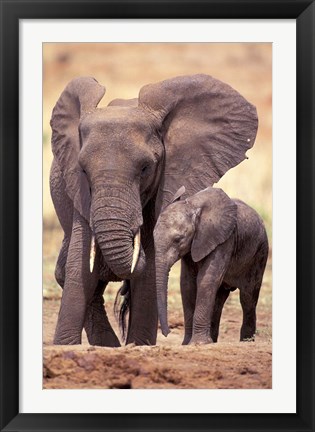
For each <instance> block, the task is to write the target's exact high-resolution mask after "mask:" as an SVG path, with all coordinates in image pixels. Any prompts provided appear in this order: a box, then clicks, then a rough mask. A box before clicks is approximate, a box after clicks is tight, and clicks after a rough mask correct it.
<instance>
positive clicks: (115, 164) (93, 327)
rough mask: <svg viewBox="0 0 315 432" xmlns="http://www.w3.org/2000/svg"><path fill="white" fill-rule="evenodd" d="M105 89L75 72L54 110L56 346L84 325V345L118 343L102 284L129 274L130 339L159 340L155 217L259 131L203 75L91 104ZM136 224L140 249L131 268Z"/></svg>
mask: <svg viewBox="0 0 315 432" xmlns="http://www.w3.org/2000/svg"><path fill="white" fill-rule="evenodd" d="M104 93H105V89H104V87H102V86H101V85H100V84H98V83H97V81H96V80H95V79H93V78H90V77H83V78H76V79H74V80H73V81H71V82H70V83H69V84H68V86H67V87H66V88H65V90H64V91H63V93H62V94H61V96H60V98H59V100H58V102H57V104H56V106H55V108H54V110H53V113H52V119H51V127H52V151H53V154H54V161H53V164H52V169H51V178H50V187H51V195H52V199H53V202H54V205H55V209H56V213H57V215H58V218H59V221H60V223H61V225H62V228H63V230H64V240H63V244H62V248H61V251H60V255H59V258H58V262H57V267H56V278H57V281H58V282H59V284H60V285H61V286H62V287H63V295H62V300H61V308H60V312H59V317H58V323H57V328H56V332H55V338H54V342H55V344H79V343H81V334H82V329H83V327H85V330H86V332H87V336H88V340H89V342H90V344H93V345H105V346H117V345H119V342H118V339H117V337H116V335H115V334H114V332H113V330H112V328H111V326H110V324H109V322H108V320H107V317H106V313H105V310H104V305H103V297H102V294H103V292H104V288H105V286H106V284H107V283H108V281H110V280H121V279H128V280H130V315H129V326H128V335H127V339H126V343H135V344H138V345H143V344H150V345H152V344H155V343H156V336H157V303H156V287H155V256H154V243H153V228H154V224H155V221H156V219H157V217H158V215H159V214H160V211H161V209H162V208H163V207H165V206H166V205H167V204H168V203H169V202H170V200H171V198H172V196H173V195H174V193H175V192H176V190H177V189H178V188H179V187H180V186H181V185H182V184H184V185H185V186H186V190H187V194H193V193H195V192H197V191H198V190H201V189H203V188H204V187H206V186H207V185H209V184H211V185H212V184H213V183H214V182H216V181H218V179H219V178H220V177H221V176H222V175H223V174H224V173H225V172H226V171H227V170H229V169H230V168H232V167H234V166H235V165H237V164H238V163H240V162H241V161H242V160H243V159H244V158H245V153H246V151H247V150H248V149H249V148H251V147H252V145H253V144H254V141H255V137H256V132H257V115H256V109H255V108H254V107H253V106H252V105H251V104H250V103H248V102H247V101H246V100H245V99H244V98H243V97H242V96H241V95H240V94H239V93H237V92H236V91H235V90H233V89H232V88H231V87H229V86H228V85H227V84H224V83H222V82H220V81H218V80H216V79H214V78H212V77H209V76H206V75H194V76H183V77H177V78H173V79H170V80H166V81H162V82H159V83H157V84H149V85H147V86H145V87H143V88H142V89H141V90H140V93H139V97H138V99H132V100H127V101H125V100H121V99H119V100H115V101H113V102H111V103H110V104H109V105H108V106H107V107H105V108H97V105H98V103H99V102H100V100H101V99H102V97H103V95H104ZM139 228H141V251H140V256H139V259H138V261H137V264H136V266H135V269H134V271H133V272H131V264H132V258H133V252H134V251H133V245H134V237H135V233H136V232H137V231H138V229H139ZM92 233H93V234H94V235H95V238H96V258H95V264H94V268H93V272H92V273H91V272H90V267H89V251H90V245H91V238H92V237H91V236H92ZM144 269H145V271H144Z"/></svg>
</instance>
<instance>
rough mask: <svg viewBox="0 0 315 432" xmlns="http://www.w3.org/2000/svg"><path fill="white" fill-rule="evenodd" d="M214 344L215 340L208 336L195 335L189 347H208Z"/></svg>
mask: <svg viewBox="0 0 315 432" xmlns="http://www.w3.org/2000/svg"><path fill="white" fill-rule="evenodd" d="M211 343H213V340H212V339H211V337H210V336H208V335H193V336H192V338H191V339H190V341H189V344H188V345H206V344H211Z"/></svg>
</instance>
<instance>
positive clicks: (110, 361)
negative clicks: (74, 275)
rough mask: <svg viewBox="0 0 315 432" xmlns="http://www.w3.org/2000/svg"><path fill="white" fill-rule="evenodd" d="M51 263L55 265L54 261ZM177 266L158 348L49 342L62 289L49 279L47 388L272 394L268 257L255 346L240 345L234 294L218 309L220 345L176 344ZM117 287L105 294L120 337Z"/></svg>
mask: <svg viewBox="0 0 315 432" xmlns="http://www.w3.org/2000/svg"><path fill="white" fill-rule="evenodd" d="M48 235H49V236H52V238H53V239H54V241H50V242H48V241H46V242H45V244H46V245H50V246H49V247H48V246H46V248H45V250H46V256H47V257H48V259H49V258H51V257H52V256H51V255H50V254H49V250H50V249H51V250H54V249H55V247H53V246H52V245H53V244H54V243H55V242H56V243H58V241H59V240H61V232H60V231H59V230H51V231H50V232H49V234H45V236H48ZM52 264H53V260H52ZM179 272H180V263H176V264H175V266H174V267H173V268H172V270H171V274H170V279H169V324H170V329H171V333H170V334H169V335H168V337H167V338H165V337H164V336H163V335H162V334H161V331H160V330H159V333H158V341H157V345H156V346H152V347H136V346H133V345H128V346H122V347H121V348H103V347H92V346H90V345H89V344H88V342H87V339H86V335H85V333H84V332H83V338H82V342H83V343H82V345H81V346H75V347H73V346H62V347H59V346H58V347H57V346H54V345H53V344H52V341H53V335H54V331H55V326H56V322H57V317H58V311H59V305H60V295H61V289H59V288H56V285H55V282H54V280H53V276H52V277H51V280H50V284H49V283H47V285H46V288H45V289H44V300H43V340H44V348H43V356H44V361H43V365H44V380H43V386H44V388H59V389H60V388H72V389H74V388H104V389H105V388H123V389H127V388H128V389H144V388H147V389H154V388H162V389H167V388H177V389H185V388H198V389H202V388H209V389H210V388H218V389H219V388H225V389H232V388H236V389H241V388H255V389H258V388H260V389H261V388H271V387H272V325H271V323H272V317H271V259H269V261H268V264H267V268H266V272H265V276H264V282H263V285H262V288H261V293H260V299H259V302H258V307H257V335H256V341H255V342H239V331H240V326H241V321H242V311H241V307H240V302H239V295H238V290H237V291H235V292H232V293H231V294H230V296H229V298H228V299H227V302H226V304H225V306H224V309H223V314H222V319H221V325H220V335H219V341H218V343H216V344H212V345H207V346H181V342H182V339H183V335H184V328H183V313H182V307H181V297H180V288H179V284H178V276H179ZM119 286H120V283H110V284H109V285H108V287H107V289H106V291H105V305H106V311H107V314H108V317H109V320H110V322H111V324H112V326H113V328H114V330H115V332H116V334H117V335H119V328H118V326H117V322H116V319H115V317H114V314H113V305H114V300H115V296H116V292H117V290H118V288H119Z"/></svg>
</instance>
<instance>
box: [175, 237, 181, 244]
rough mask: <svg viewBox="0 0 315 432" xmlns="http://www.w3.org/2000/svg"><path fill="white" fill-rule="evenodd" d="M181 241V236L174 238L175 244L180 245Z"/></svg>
mask: <svg viewBox="0 0 315 432" xmlns="http://www.w3.org/2000/svg"><path fill="white" fill-rule="evenodd" d="M180 241H181V236H179V235H178V236H175V237H174V242H175V243H179V242H180Z"/></svg>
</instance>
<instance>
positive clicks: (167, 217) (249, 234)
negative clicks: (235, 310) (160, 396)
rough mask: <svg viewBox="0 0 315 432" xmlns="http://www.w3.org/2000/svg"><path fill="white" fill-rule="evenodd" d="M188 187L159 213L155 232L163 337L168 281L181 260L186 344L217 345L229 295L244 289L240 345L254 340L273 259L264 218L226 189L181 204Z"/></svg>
mask: <svg viewBox="0 0 315 432" xmlns="http://www.w3.org/2000/svg"><path fill="white" fill-rule="evenodd" d="M182 192H183V188H181V189H180V190H179V191H178V192H177V194H176V195H175V198H174V200H175V201H176V202H174V203H172V204H170V205H169V206H168V207H167V208H166V209H165V210H164V211H163V212H162V213H161V215H160V217H159V219H158V221H157V224H156V227H155V229H154V243H155V251H156V260H155V262H156V281H157V282H156V285H157V300H158V312H159V318H160V322H161V329H162V332H163V334H164V336H167V334H168V333H169V328H168V324H167V283H168V274H169V271H170V268H171V266H172V265H173V264H174V263H175V262H176V261H177V260H178V259H180V258H182V267H181V281H180V285H181V295H182V302H183V309H184V321H185V336H184V340H183V344H184V345H186V344H195V343H197V344H206V343H211V342H217V339H218V334H219V325H220V318H221V312H222V308H223V306H224V303H225V301H226V299H227V298H228V296H229V293H230V291H234V290H235V289H236V288H239V290H240V301H241V305H242V309H243V323H242V327H241V335H240V339H241V341H244V340H246V339H251V340H253V338H254V335H255V331H256V305H257V301H258V296H259V291H260V287H261V283H262V278H263V274H264V270H265V266H266V262H267V257H268V239H267V234H266V230H265V227H264V223H263V221H262V219H261V218H260V216H259V215H258V214H257V213H256V212H255V210H253V209H252V208H251V207H249V206H248V205H247V204H245V203H244V202H242V201H239V200H231V199H230V198H229V197H228V196H227V195H226V194H225V193H224V192H223V191H222V190H221V189H216V188H212V187H209V188H207V189H205V190H203V191H200V192H199V193H197V194H195V195H193V196H192V197H190V198H187V199H186V200H183V201H178V198H179V197H180V195H181V193H182Z"/></svg>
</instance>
